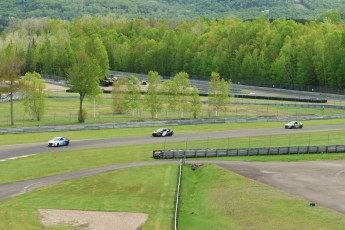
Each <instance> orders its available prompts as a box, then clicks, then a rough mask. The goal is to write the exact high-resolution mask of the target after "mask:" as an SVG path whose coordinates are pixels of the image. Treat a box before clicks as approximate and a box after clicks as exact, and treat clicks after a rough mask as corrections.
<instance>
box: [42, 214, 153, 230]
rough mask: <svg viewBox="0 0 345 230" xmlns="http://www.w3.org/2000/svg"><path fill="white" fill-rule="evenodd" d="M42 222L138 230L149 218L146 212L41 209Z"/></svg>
mask: <svg viewBox="0 0 345 230" xmlns="http://www.w3.org/2000/svg"><path fill="white" fill-rule="evenodd" d="M38 211H39V217H40V219H41V223H42V224H43V225H44V226H46V227H53V226H61V225H63V226H71V227H73V228H74V229H78V230H114V229H117V230H136V229H139V228H140V226H141V225H142V224H144V223H145V221H146V220H147V218H148V215H147V214H144V213H124V212H95V211H76V210H53V209H40V210H38Z"/></svg>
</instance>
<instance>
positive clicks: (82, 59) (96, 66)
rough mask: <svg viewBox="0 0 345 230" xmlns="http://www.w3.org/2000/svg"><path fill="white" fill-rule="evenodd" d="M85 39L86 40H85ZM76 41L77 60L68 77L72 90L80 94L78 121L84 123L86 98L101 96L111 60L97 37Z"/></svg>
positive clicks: (73, 63)
mask: <svg viewBox="0 0 345 230" xmlns="http://www.w3.org/2000/svg"><path fill="white" fill-rule="evenodd" d="M84 37H85V38H84ZM84 37H83V38H84V39H82V38H79V39H78V40H77V39H76V40H74V43H73V44H74V46H75V50H76V51H75V56H74V57H75V60H73V62H72V64H71V67H70V69H69V70H68V77H69V80H70V84H71V85H72V87H71V89H72V91H74V92H77V93H79V111H78V121H79V122H80V123H84V122H85V119H86V115H87V113H86V110H84V109H83V101H84V99H85V97H86V96H90V97H95V96H96V95H98V94H100V93H101V92H102V91H101V88H100V86H99V83H100V80H101V79H104V78H105V77H106V76H107V75H108V73H109V59H108V56H107V52H106V50H105V47H104V45H103V43H102V41H101V40H100V39H99V38H98V37H97V36H93V37H86V35H85V36H84Z"/></svg>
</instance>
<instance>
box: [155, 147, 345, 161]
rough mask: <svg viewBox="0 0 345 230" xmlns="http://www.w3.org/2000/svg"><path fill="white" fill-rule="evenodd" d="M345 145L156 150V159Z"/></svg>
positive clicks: (339, 150)
mask: <svg viewBox="0 0 345 230" xmlns="http://www.w3.org/2000/svg"><path fill="white" fill-rule="evenodd" d="M344 152H345V145H327V146H290V147H271V148H228V149H177V150H154V151H153V153H152V156H153V158H155V159H176V158H177V159H185V158H203V157H230V156H262V155H287V154H312V153H344Z"/></svg>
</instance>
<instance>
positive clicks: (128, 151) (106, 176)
mask: <svg viewBox="0 0 345 230" xmlns="http://www.w3.org/2000/svg"><path fill="white" fill-rule="evenodd" d="M69 103H70V102H68V100H66V107H65V109H64V108H61V107H58V106H57V104H55V102H54V101H52V103H51V106H52V107H51V108H54V109H52V111H60V112H61V115H57V113H60V112H55V115H54V118H53V119H52V118H51V117H50V118H49V119H48V120H49V122H48V121H47V124H57V123H59V124H60V123H61V124H65V123H72V124H73V123H74V122H75V121H74V120H73V119H74V115H72V114H71V116H70V117H68V116H65V114H64V112H66V110H67V108H68V110H69V108H70V109H72V108H73V105H71V106H67V105H69ZM73 103H74V102H73ZM1 106H3V105H2V104H1ZM5 106H6V105H5ZM5 106H3V107H5ZM89 106H90V108H92V107H91V106H92V103H91V102H90V105H89ZM16 107H18V109H19V107H20V106H16ZM4 109H5V110H6V111H7V108H4ZM4 109H1V110H0V111H1V112H0V113H3V112H4ZM237 109H238V110H240V109H239V107H238V108H237ZM243 109H245V110H246V112H245V113H248V114H250V115H245V113H243V114H242V115H243V116H256V115H257V114H261V112H259V111H264V110H266V111H270V113H272V111H275V112H276V114H278V112H277V111H278V109H277V108H276V107H273V109H272V110H271V107H270V106H264V107H259V106H257V105H254V107H252V108H251V107H249V106H245V107H243ZM281 109H282V110H279V113H281V114H286V113H287V112H289V110H290V109H291V110H293V112H292V113H295V114H296V113H297V112H296V111H297V109H295V108H294V109H292V108H288V109H287V108H286V107H282V108H281ZM256 111H258V112H256ZM340 112H343V111H332V112H330V113H340ZM19 113H20V112H19ZM106 113H108V112H106ZM298 113H300V114H309V113H310V114H312V113H313V114H320V113H326V112H325V111H321V110H320V111H316V110H314V111H312V110H309V109H303V110H300V112H298ZM327 113H328V111H327ZM238 114H239V113H238V112H237V115H238ZM262 114H263V112H262ZM64 116H65V118H64V119H65V120H64V119H62V118H61V117H64ZM0 117H1V119H3V118H4V116H0ZM1 119H0V124H2V123H3V121H4V120H1ZM75 119H76V118H75ZM102 119H103V118H102ZM112 119H113V121H114V119H115V118H113V117H112V116H110V120H112ZM18 120H20V118H18ZM99 120H100V119H99ZM22 121H23V122H22V125H25V126H26V124H27V122H29V123H30V122H31V121H30V120H28V119H27V118H25V117H24V118H23V120H22ZM102 121H103V120H102ZM118 121H120V120H118ZM90 122H91V121H90ZM344 122H345V119H333V120H315V121H305V122H303V123H304V124H305V125H306V126H313V125H327V124H343V123H344ZM30 124H31V125H34V122H32V123H30ZM273 127H283V124H281V123H277V122H265V123H234V124H205V125H190V126H188V125H186V126H176V127H173V129H174V131H175V132H176V133H192V132H211V131H217V130H240V129H259V128H273ZM154 129H155V128H154V127H141V128H132V129H130V128H129V129H111V130H92V131H70V132H58V133H57V132H51V133H27V134H25V133H23V134H10V135H1V136H0V140H1V141H0V145H12V144H21V143H32V142H36V143H40V142H46V141H48V139H50V138H51V137H52V136H57V135H61V136H67V137H69V138H71V140H82V139H97V138H116V137H130V136H141V135H150V133H151V132H152V131H153V130H154ZM344 134H345V131H332V132H317V133H310V134H296V135H291V134H286V135H275V136H273V137H272V136H259V137H243V138H230V139H229V138H224V139H219V140H212V141H211V140H209V141H205V140H204V141H188V140H186V141H185V142H179V143H170V142H168V143H166V144H165V145H164V146H162V144H146V145H132V146H122V147H109V148H98V149H88V150H78V151H69V150H68V148H66V151H63V152H57V153H45V154H39V155H35V156H32V157H28V158H22V159H17V160H9V161H5V162H1V163H0V175H1V176H0V183H8V182H12V181H19V180H26V179H31V178H40V177H44V176H50V175H56V174H60V173H66V172H72V171H77V170H82V169H88V168H96V167H100V166H104V165H110V164H121V163H127V162H143V161H153V159H152V157H151V154H152V150H153V149H161V148H163V147H164V148H186V146H187V147H188V148H206V147H208V148H228V147H248V146H250V147H262V146H282V145H283V146H286V145H312V144H316V143H317V144H318V145H323V144H324V145H327V144H341V143H343V137H344ZM0 151H1V150H0ZM323 159H345V154H310V155H283V156H251V157H231V158H217V160H233V161H302V160H323ZM177 171H178V167H177V165H176V164H172V165H164V166H150V167H148V166H147V167H137V168H131V169H121V170H116V171H113V172H109V173H102V174H99V175H95V176H89V177H85V178H80V179H75V180H71V181H67V182H63V183H59V184H56V185H52V186H47V187H44V188H41V189H37V190H35V191H33V192H29V193H26V194H23V195H20V196H17V197H14V198H11V199H9V200H6V201H3V202H0V229H14V230H21V229H23V230H27V229H29V230H30V229H33V230H36V229H52V230H66V229H72V228H71V227H68V226H60V227H52V228H45V227H44V226H42V224H41V223H40V222H39V217H38V209H41V208H45V209H72V210H93V211H115V212H144V213H148V214H149V219H148V221H147V222H146V223H145V225H144V226H142V229H147V230H154V229H163V230H164V229H172V228H173V213H174V202H175V195H176V194H175V193H176V181H177ZM183 178H184V179H183V185H182V196H181V202H182V203H181V213H180V219H179V228H180V229H186V230H190V229H192V230H193V229H198V230H199V229H201V230H203V229H205V230H208V229H215V230H217V229H219V230H227V229H240V230H242V229H245V230H247V229H305V230H309V229H332V230H333V229H335V230H337V229H344V228H345V216H344V215H343V214H340V213H337V212H334V211H332V210H329V209H326V208H323V207H321V206H317V207H313V208H311V207H309V203H308V202H307V201H305V200H302V199H299V198H297V197H294V196H291V195H289V194H287V193H284V192H282V191H280V190H277V189H274V188H272V187H269V186H267V185H264V184H261V183H259V182H256V181H253V180H250V179H247V178H244V177H242V176H240V175H238V174H236V173H233V172H230V171H226V170H224V169H222V168H220V167H217V166H215V165H207V164H206V165H204V166H202V167H201V168H199V169H198V170H196V171H193V170H191V169H190V168H189V166H188V165H186V166H184V176H183Z"/></svg>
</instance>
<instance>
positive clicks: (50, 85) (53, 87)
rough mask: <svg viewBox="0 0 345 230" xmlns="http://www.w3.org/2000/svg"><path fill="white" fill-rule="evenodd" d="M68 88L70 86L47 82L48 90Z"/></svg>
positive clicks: (64, 89)
mask: <svg viewBox="0 0 345 230" xmlns="http://www.w3.org/2000/svg"><path fill="white" fill-rule="evenodd" d="M66 89H68V87H66V86H61V85H54V84H50V83H46V90H47V91H66Z"/></svg>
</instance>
